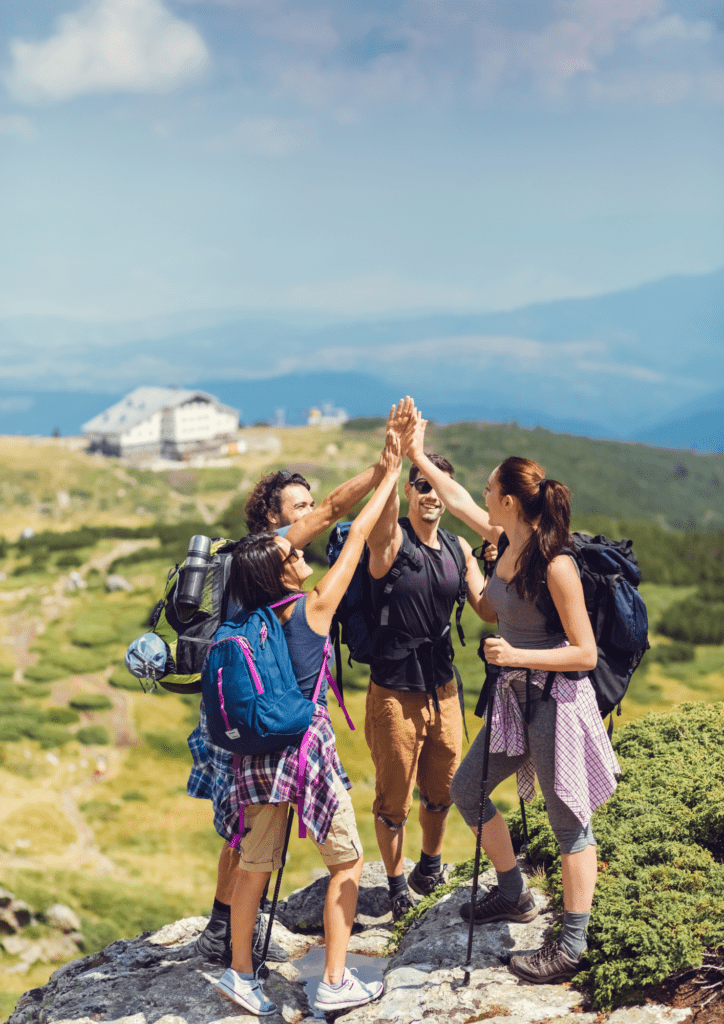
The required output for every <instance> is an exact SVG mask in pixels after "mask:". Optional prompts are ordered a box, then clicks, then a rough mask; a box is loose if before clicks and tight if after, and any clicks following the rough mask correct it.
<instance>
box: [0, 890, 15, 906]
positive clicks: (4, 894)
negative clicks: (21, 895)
mask: <svg viewBox="0 0 724 1024" xmlns="http://www.w3.org/2000/svg"><path fill="white" fill-rule="evenodd" d="M14 899H15V897H14V896H13V894H12V893H11V892H8V891H7V889H2V888H0V907H9V906H10V904H11V902H12V901H13V900H14Z"/></svg>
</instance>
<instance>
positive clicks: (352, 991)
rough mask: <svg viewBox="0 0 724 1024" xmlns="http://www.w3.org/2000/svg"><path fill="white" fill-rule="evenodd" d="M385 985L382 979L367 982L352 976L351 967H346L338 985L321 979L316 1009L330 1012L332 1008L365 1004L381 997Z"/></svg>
mask: <svg viewBox="0 0 724 1024" xmlns="http://www.w3.org/2000/svg"><path fill="white" fill-rule="evenodd" d="M383 989H384V986H383V984H382V982H381V981H372V982H368V983H365V982H364V981H360V980H359V978H354V977H352V974H351V973H350V971H349V968H347V967H345V969H344V974H343V975H342V980H341V981H340V983H339V984H338V985H326V984H325V983H324V982H323V981H320V983H319V987H318V988H317V997H316V999H315V1000H314V1009H315V1010H322V1011H323V1012H324V1013H329V1012H330V1011H331V1010H346V1009H348V1008H349V1007H351V1006H364V1004H365V1003H371V1002H372V1000H373V999H379V998H380V996H381V995H382V992H383Z"/></svg>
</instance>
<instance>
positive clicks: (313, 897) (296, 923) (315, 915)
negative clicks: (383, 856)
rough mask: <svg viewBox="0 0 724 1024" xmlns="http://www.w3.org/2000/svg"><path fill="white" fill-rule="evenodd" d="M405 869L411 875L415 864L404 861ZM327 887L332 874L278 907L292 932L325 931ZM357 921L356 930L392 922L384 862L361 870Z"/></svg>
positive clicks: (278, 916)
mask: <svg viewBox="0 0 724 1024" xmlns="http://www.w3.org/2000/svg"><path fill="white" fill-rule="evenodd" d="M404 866H405V873H406V874H408V873H409V872H410V871H412V869H413V867H414V866H415V865H414V862H413V861H411V860H408V859H407V858H405V861H404ZM328 886H329V875H328V874H325V875H324V876H323V877H322V878H318V879H316V880H315V881H314V882H312V883H311V885H307V886H305V887H304V888H303V889H297V890H295V892H293V893H292V894H291V895H290V896H289V897H288V898H287V899H286V900H285V901H284V902H283V903H280V904H279V905H278V906H277V911H276V916H277V918H278V919H279V920H280V921H281V922H282V924H284V925H285V927H287V928H288V929H289V930H290V931H292V932H302V933H306V934H312V935H321V934H322V932H323V931H324V927H323V923H322V916H323V913H324V901H325V899H326V896H327V888H328ZM355 920H356V929H357V930H359V929H361V928H369V927H377V926H378V925H379V924H380V923H381V922H389V921H391V920H392V915H391V913H390V904H389V895H388V888H387V875H386V873H385V868H384V865H383V863H382V861H381V860H380V861H373V862H372V863H371V864H365V866H364V868H363V869H362V877H361V878H360V887H359V898H358V900H357V916H356V919H355Z"/></svg>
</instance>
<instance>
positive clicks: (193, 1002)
mask: <svg viewBox="0 0 724 1024" xmlns="http://www.w3.org/2000/svg"><path fill="white" fill-rule="evenodd" d="M486 880H487V881H488V882H489V883H491V882H492V881H493V879H492V873H489V874H488V875H487V876H485V875H484V876H483V881H486ZM325 893H326V879H318V880H317V881H316V882H314V883H312V885H310V886H307V887H306V888H304V889H301V890H299V891H298V892H296V893H293V894H292V895H291V896H290V897H289V898H288V900H286V902H285V903H284V904H283V905H282V906H281V907H280V908H279V917H278V920H277V921H275V924H274V929H273V935H274V939H275V940H276V941H277V942H279V943H280V944H281V945H282V946H284V948H285V949H287V950H288V952H289V953H290V955H291V957H293V958H298V957H301V956H303V955H304V953H305V952H307V951H308V950H309V949H310V948H311V947H312V946H316V945H318V944H319V943H320V941H321V940H320V932H321V906H322V904H323V902H324V896H325ZM535 898H536V903H537V904H538V906H539V908H540V913H539V915H538V917H537V918H536V920H535V921H533V922H531V923H530V924H527V925H525V924H523V925H516V924H511V923H508V922H498V923H496V924H493V925H488V926H486V927H484V928H476V930H475V937H474V944H473V954H472V965H471V968H472V969H471V971H470V973H469V977H467V978H466V974H465V970H464V962H465V955H466V949H467V926H466V924H465V923H464V922H463V921H462V919H461V918H460V914H459V908H460V906H461V904H462V903H463V902H465V901H467V900H469V899H470V887H469V885H465V886H462V887H461V888H460V889H458V890H456V891H454V892H452V893H450V894H448V895H447V896H445V897H443V898H442V899H441V900H440V901H439V903H437V904H436V905H435V906H434V907H433V908H432V909H431V910H430V911H429V912H428V913H427V914H426V916H425V917H424V918H422V919H421V920H420V921H418V922H416V923H415V924H414V925H413V927H412V928H411V929H410V931H409V932H408V933H407V935H406V936H405V937H404V939H403V940H402V943H401V945H400V948H399V950H398V951H397V953H396V954H395V956H394V957H393V958H392V959H391V960H389V962H387V964H386V970H385V993H384V995H383V997H382V998H381V999H380V1000H378V1001H377V1002H375V1003H372V1004H370V1005H368V1006H365V1007H361V1008H360V1009H357V1010H353V1011H351V1012H348V1013H343V1014H342V1015H340V1016H338V1018H337V1019H338V1020H339V1021H340V1022H344V1024H388V1022H389V1024H416V1022H420V1024H422V1022H423V1021H424V1022H425V1024H428V1022H429V1024H438V1022H440V1024H442V1022H443V1021H444V1022H445V1024H473V1022H476V1021H483V1020H486V1021H490V1022H491V1024H539V1022H543V1021H550V1022H551V1024H556V1022H562V1021H567V1022H570V1024H602V1022H603V1020H604V1019H606V1018H605V1016H602V1015H599V1014H596V1013H595V1012H590V1011H588V1010H587V1009H586V1007H585V1005H584V1002H583V998H582V995H581V993H580V992H578V991H576V990H575V989H572V988H571V987H570V986H569V985H538V986H532V985H526V984H524V983H522V982H520V981H519V980H518V979H517V978H516V977H515V976H514V975H513V974H512V973H511V972H510V971H509V969H508V967H507V963H508V960H509V957H510V953H511V950H513V949H516V950H532V949H535V948H537V947H538V946H539V945H540V944H541V940H542V938H543V936H544V935H545V933H546V931H547V930H548V928H549V927H550V924H551V922H552V915H551V913H550V912H549V911H548V909H547V901H546V899H545V897H544V896H542V895H541V894H539V893H537V892H536V893H535ZM205 923H206V918H188V919H186V920H184V921H178V922H176V923H175V924H172V925H168V926H166V927H165V928H162V929H161V931H159V932H156V933H155V934H153V935H146V936H141V937H140V938H138V939H134V940H119V941H118V942H114V943H112V944H111V945H110V946H108V947H107V948H106V949H104V950H103V951H102V952H100V953H97V954H95V955H93V956H90V957H85V958H84V959H82V960H74V961H71V962H70V963H67V964H65V965H64V966H63V967H61V968H60V969H59V970H57V971H56V972H55V974H53V976H52V978H51V979H50V981H49V982H48V984H47V985H46V986H45V987H44V988H40V989H34V990H32V991H30V992H27V993H26V994H25V995H24V996H23V997H22V998H21V999H20V1000H19V1002H18V1004H17V1007H16V1010H15V1012H14V1014H13V1015H12V1016H11V1017H10V1020H9V1022H8V1024H94V1022H96V1021H103V1022H108V1024H111V1022H112V1024H232V1022H233V1021H236V1020H239V1019H248V1020H250V1021H251V1020H252V1019H253V1018H251V1017H248V1016H247V1015H245V1014H244V1013H243V1012H241V1011H240V1010H239V1008H238V1007H236V1006H234V1005H233V1004H232V1003H229V1002H227V1001H226V1000H224V999H223V998H221V997H220V996H219V995H217V993H216V991H215V990H214V988H213V987H212V986H213V982H214V981H215V980H216V979H218V978H219V977H220V975H221V973H222V968H221V967H212V966H211V965H209V964H207V963H205V962H204V961H203V960H202V959H201V958H200V957H197V956H195V955H194V951H193V942H194V939H195V938H196V936H197V935H198V934H199V933H200V932H201V930H202V929H203V927H204V926H205ZM391 927H392V925H391V920H390V914H389V910H388V908H387V899H386V892H385V875H384V869H383V868H382V865H381V863H376V864H371V865H367V866H365V873H364V875H363V878H362V886H361V889H360V901H359V908H358V915H357V920H356V923H355V932H354V934H353V936H352V942H351V944H350V951H351V952H364V953H366V954H367V955H372V956H375V955H377V956H379V955H381V954H382V951H383V949H384V946H385V944H386V942H387V939H388V938H389V935H390V932H391ZM383 963H384V961H382V962H381V964H380V966H382V964H383ZM269 966H270V968H271V971H270V976H269V978H268V980H267V981H266V982H265V983H264V987H265V991H266V993H267V995H268V996H269V998H271V999H273V1000H274V1002H275V1003H276V1004H277V1006H278V1007H279V1011H280V1012H279V1014H275V1015H272V1016H270V1017H268V1018H265V1019H267V1020H269V1021H270V1022H272V1024H276V1022H279V1024H281V1022H282V1021H287V1022H289V1024H298V1022H300V1021H302V1020H304V1019H305V1018H306V1017H309V1016H310V1015H311V1009H310V996H311V997H312V998H313V989H314V985H312V986H311V987H312V991H311V992H309V991H308V990H307V988H306V987H305V982H304V979H303V977H302V975H301V974H300V971H299V969H298V968H297V966H295V960H294V959H292V960H290V961H289V962H288V963H285V964H270V965H269ZM688 1016H689V1010H674V1009H670V1008H668V1007H664V1006H656V1005H650V1004H649V1005H646V1006H643V1007H632V1008H627V1009H622V1010H616V1011H615V1012H614V1013H612V1014H611V1015H610V1016H609V1017H608V1020H609V1022H610V1024H678V1022H679V1021H684V1020H686V1018H687V1017H688Z"/></svg>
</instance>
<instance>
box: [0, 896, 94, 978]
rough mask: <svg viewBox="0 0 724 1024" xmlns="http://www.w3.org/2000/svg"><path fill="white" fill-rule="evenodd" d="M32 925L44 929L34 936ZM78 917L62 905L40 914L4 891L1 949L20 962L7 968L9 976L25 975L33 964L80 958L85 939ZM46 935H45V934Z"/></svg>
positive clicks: (0, 910) (0, 902)
mask: <svg viewBox="0 0 724 1024" xmlns="http://www.w3.org/2000/svg"><path fill="white" fill-rule="evenodd" d="M29 925H36V926H37V925H40V926H41V928H40V931H41V935H40V936H38V935H37V934H36V933H37V931H38V929H37V927H36V928H35V929H33V931H32V932H31V935H32V937H30V936H29V935H28V934H27V933H26V934H23V932H24V929H26V928H27V927H28V926H29ZM80 928H81V924H80V921H79V919H78V916H77V915H76V914H75V913H74V911H72V910H71V909H70V907H66V906H64V905H63V904H62V903H56V904H54V905H53V906H52V907H48V909H47V910H46V911H45V912H44V913H37V914H36V912H35V911H34V910H33V908H32V907H31V906H29V905H28V904H27V903H25V902H24V901H23V900H19V899H16V898H15V896H13V894H12V893H11V892H8V891H7V890H6V889H0V946H2V947H3V949H4V950H5V952H6V953H8V954H9V955H10V956H14V957H17V961H16V962H15V963H14V964H13V965H12V966H11V967H8V968H6V970H7V972H8V973H9V974H25V973H26V972H27V971H29V970H30V968H31V967H32V966H33V964H37V963H41V964H49V963H52V962H53V961H54V960H55V961H58V960H68V959H70V958H71V957H77V956H78V954H79V951H80V949H81V948H82V946H83V935H82V934H81V931H80ZM43 932H44V933H45V934H43Z"/></svg>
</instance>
